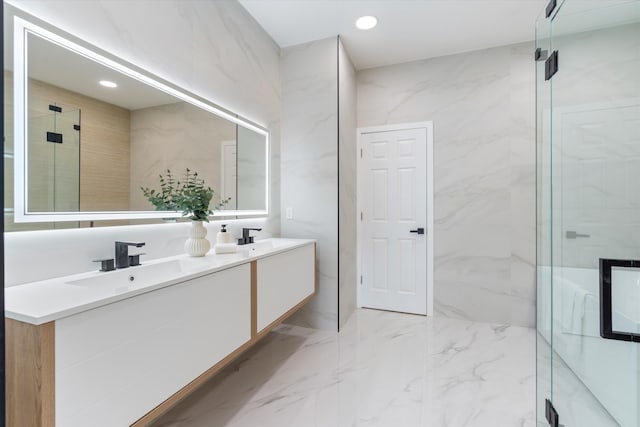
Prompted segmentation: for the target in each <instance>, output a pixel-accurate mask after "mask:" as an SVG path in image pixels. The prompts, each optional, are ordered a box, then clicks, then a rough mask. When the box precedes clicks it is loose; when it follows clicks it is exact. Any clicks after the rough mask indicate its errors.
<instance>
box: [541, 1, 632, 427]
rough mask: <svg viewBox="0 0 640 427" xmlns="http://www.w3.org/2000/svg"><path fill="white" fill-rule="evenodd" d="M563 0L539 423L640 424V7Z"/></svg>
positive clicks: (551, 130) (544, 150)
mask: <svg viewBox="0 0 640 427" xmlns="http://www.w3.org/2000/svg"><path fill="white" fill-rule="evenodd" d="M553 3H556V2H554V1H552V3H551V4H550V6H549V7H548V8H547V10H545V11H544V12H543V14H542V16H540V17H539V19H538V20H537V22H536V93H537V96H536V104H537V105H536V119H537V136H536V150H537V152H536V156H537V263H536V264H537V265H536V267H537V272H536V274H537V279H536V281H537V301H538V303H537V423H538V425H539V426H548V425H552V426H556V425H557V426H559V425H563V426H565V427H591V426H593V427H607V426H640V369H639V367H640V353H639V349H640V1H616V0H610V1H600V2H585V1H579V0H565V1H558V2H557V4H555V7H554V4H553ZM547 15H548V16H547Z"/></svg>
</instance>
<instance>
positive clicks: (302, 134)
mask: <svg viewBox="0 0 640 427" xmlns="http://www.w3.org/2000/svg"><path fill="white" fill-rule="evenodd" d="M337 58H338V56H337V39H336V38H335V37H331V38H328V39H324V40H319V41H315V42H311V43H307V44H303V45H299V46H294V47H289V48H286V49H283V51H282V57H281V75H282V138H281V149H282V150H281V152H282V159H281V162H282V187H281V195H282V210H283V211H284V210H285V209H287V208H291V209H292V210H293V218H292V219H287V218H286V217H283V218H282V225H281V229H282V235H283V236H286V237H303V236H304V237H306V238H312V239H317V242H318V243H317V252H316V256H317V274H318V281H317V283H318V288H317V289H318V293H317V295H316V297H315V298H313V299H312V300H311V301H310V302H309V303H308V304H307V305H306V306H304V307H303V308H302V309H301V310H300V311H299V312H298V313H297V314H296V315H294V316H293V318H292V320H291V322H293V323H296V324H299V325H303V326H310V327H314V328H320V329H329V330H336V329H337V325H338V252H339V250H338V143H337V132H338V111H337V106H338V101H337V96H338V76H337V68H338V67H337Z"/></svg>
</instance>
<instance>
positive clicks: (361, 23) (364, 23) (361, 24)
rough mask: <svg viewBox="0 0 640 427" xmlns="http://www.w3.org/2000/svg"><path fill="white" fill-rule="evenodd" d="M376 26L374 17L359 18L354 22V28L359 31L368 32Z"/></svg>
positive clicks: (376, 21) (376, 22)
mask: <svg viewBox="0 0 640 427" xmlns="http://www.w3.org/2000/svg"><path fill="white" fill-rule="evenodd" d="M377 24H378V20H377V19H376V17H375V16H361V17H360V18H358V20H357V21H356V27H358V28H359V29H361V30H370V29H372V28H373V27H375V26H376V25H377Z"/></svg>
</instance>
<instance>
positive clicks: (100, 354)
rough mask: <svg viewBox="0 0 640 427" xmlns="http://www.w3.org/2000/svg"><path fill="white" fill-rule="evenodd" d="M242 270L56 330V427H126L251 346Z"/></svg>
mask: <svg viewBox="0 0 640 427" xmlns="http://www.w3.org/2000/svg"><path fill="white" fill-rule="evenodd" d="M250 275H251V272H250V265H249V264H244V265H241V266H238V267H234V268H231V269H228V270H223V271H219V272H216V273H214V274H210V275H207V276H203V277H200V278H197V279H193V280H190V281H187V282H184V283H181V284H178V285H174V286H170V287H167V288H164V289H161V290H157V291H154V292H150V293H148V294H144V295H140V296H136V297H135V298H130V299H127V300H124V301H120V302H117V303H115V304H111V305H107V306H104V307H100V308H97V309H94V310H89V311H86V312H83V313H80V314H77V315H74V316H71V317H68V318H65V319H60V320H57V321H56V323H55V365H56V368H55V389H56V410H55V416H56V425H57V426H64V427H75V426H78V427H86V426H92V427H102V426H104V427H114V426H128V425H130V424H132V423H133V422H135V421H136V420H137V419H138V418H140V416H141V415H143V414H145V413H147V412H149V411H151V410H152V409H154V408H155V407H156V406H157V405H159V404H160V403H162V402H163V401H164V400H165V399H167V398H168V397H170V396H171V395H172V394H174V393H175V392H176V391H177V390H180V389H181V388H182V387H184V386H185V385H187V384H188V383H189V382H191V381H192V380H193V379H194V378H196V377H198V376H199V375H200V374H202V373H203V372H205V371H206V370H207V369H209V368H210V367H211V366H213V365H215V364H216V363H217V362H219V361H220V360H222V359H224V358H225V357H226V356H227V355H229V354H230V353H232V352H233V351H234V350H236V349H237V348H238V347H240V346H241V345H242V344H244V343H246V342H247V341H249V340H250V339H251V291H250V283H251V277H250Z"/></svg>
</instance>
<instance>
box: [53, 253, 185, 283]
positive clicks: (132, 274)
mask: <svg viewBox="0 0 640 427" xmlns="http://www.w3.org/2000/svg"><path fill="white" fill-rule="evenodd" d="M185 272H186V271H185V265H184V263H182V262H181V261H180V260H171V261H166V262H159V263H156V264H147V265H139V266H135V267H129V268H124V269H121V270H116V271H109V272H106V273H95V276H91V277H85V278H82V279H77V280H70V281H68V282H65V283H67V284H68V285H74V286H87V287H92V288H95V287H101V286H118V285H121V286H127V287H129V286H135V287H143V286H149V285H153V284H156V283H160V282H165V281H167V280H171V278H172V277H174V276H175V277H177V276H179V275H180V274H183V273H185Z"/></svg>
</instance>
